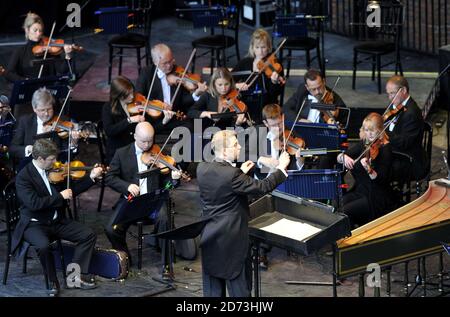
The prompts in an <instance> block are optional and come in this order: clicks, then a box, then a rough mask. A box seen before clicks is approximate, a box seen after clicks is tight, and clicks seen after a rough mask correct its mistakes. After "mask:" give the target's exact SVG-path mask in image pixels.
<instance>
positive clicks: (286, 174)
mask: <svg viewBox="0 0 450 317" xmlns="http://www.w3.org/2000/svg"><path fill="white" fill-rule="evenodd" d="M277 168H278V169H279V170H280V171H282V172H283V174H284V176H286V177H288V173H287V172H286V171H285V170H284V169H282V168H280V167H278V166H277Z"/></svg>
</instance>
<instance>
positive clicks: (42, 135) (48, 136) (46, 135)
mask: <svg viewBox="0 0 450 317" xmlns="http://www.w3.org/2000/svg"><path fill="white" fill-rule="evenodd" d="M57 136H58V133H57V132H56V131H49V132H44V133H39V134H36V135H35V136H34V138H33V139H34V140H39V139H54V138H56V137H57Z"/></svg>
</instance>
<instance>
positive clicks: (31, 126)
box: [10, 88, 80, 161]
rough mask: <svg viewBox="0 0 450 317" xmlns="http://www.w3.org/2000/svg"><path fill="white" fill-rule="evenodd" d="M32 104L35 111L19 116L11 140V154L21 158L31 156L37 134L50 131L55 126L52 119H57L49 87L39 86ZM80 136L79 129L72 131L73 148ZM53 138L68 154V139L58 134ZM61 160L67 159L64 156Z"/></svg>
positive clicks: (71, 146)
mask: <svg viewBox="0 0 450 317" xmlns="http://www.w3.org/2000/svg"><path fill="white" fill-rule="evenodd" d="M31 105H32V108H33V113H32V114H27V115H24V116H22V117H20V118H19V120H18V123H17V128H16V130H15V131H14V135H13V139H12V141H11V147H10V154H11V156H12V157H14V158H16V159H19V160H22V159H24V158H31V157H30V155H31V152H32V150H33V145H32V144H33V143H34V141H35V138H36V136H37V135H39V134H41V133H46V132H50V131H51V129H52V126H53V124H51V122H52V119H55V112H54V105H55V98H54V97H53V95H52V94H51V92H50V91H49V90H48V89H46V88H39V89H38V90H36V91H35V92H34V93H33V97H32V99H31ZM79 136H80V134H79V132H78V131H76V130H74V131H72V144H71V145H70V148H71V149H72V150H75V151H76V147H77V143H78V140H79ZM51 138H52V140H53V141H54V142H55V143H56V144H57V145H58V148H60V149H61V150H62V152H61V153H66V154H67V149H68V148H67V146H68V145H67V140H64V139H61V138H60V137H59V136H58V135H57V134H54V135H51ZM61 160H63V161H65V159H64V158H62V159H61Z"/></svg>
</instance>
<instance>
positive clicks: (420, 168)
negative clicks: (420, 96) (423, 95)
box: [386, 75, 427, 182]
mask: <svg viewBox="0 0 450 317" xmlns="http://www.w3.org/2000/svg"><path fill="white" fill-rule="evenodd" d="M386 93H387V94H388V98H389V101H390V102H391V103H392V105H393V106H392V109H396V108H398V107H399V106H400V105H401V106H403V107H404V108H403V109H402V110H401V111H399V112H398V114H397V117H396V118H395V119H394V121H393V122H392V123H391V124H390V125H389V127H388V128H387V130H386V132H387V134H388V135H389V139H390V141H391V144H392V149H393V150H394V151H399V152H403V153H406V154H408V155H410V156H411V157H412V158H413V161H412V168H411V166H410V164H409V163H408V162H406V161H400V160H394V161H393V163H392V165H393V166H392V174H393V175H392V178H393V180H397V181H400V182H404V181H407V180H410V179H420V178H422V177H423V176H424V174H425V173H426V166H427V158H426V155H425V151H424V149H423V147H422V138H423V129H424V120H423V117H422V112H421V111H420V109H419V107H418V106H417V103H416V102H415V101H414V99H413V98H412V97H411V96H410V95H409V84H408V81H407V80H406V79H405V78H404V77H402V76H397V75H396V76H393V77H391V78H389V80H388V81H387V83H386ZM394 97H395V98H394ZM388 110H389V109H388ZM392 118H394V116H391V117H389V118H388V120H390V119H392Z"/></svg>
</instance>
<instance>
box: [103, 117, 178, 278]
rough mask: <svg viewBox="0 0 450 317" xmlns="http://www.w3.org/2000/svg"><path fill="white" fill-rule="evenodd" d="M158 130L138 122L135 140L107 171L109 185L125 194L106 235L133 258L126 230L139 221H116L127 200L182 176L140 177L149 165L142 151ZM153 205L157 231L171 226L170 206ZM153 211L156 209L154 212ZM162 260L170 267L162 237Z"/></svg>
mask: <svg viewBox="0 0 450 317" xmlns="http://www.w3.org/2000/svg"><path fill="white" fill-rule="evenodd" d="M154 136H155V130H154V128H153V127H152V125H151V124H150V123H148V122H140V123H139V124H137V125H136V130H135V133H134V140H135V141H134V142H133V143H131V144H129V145H127V146H124V147H122V148H120V149H118V150H117V151H116V153H115V154H114V157H113V159H112V161H111V164H110V166H109V171H108V173H107V174H106V179H105V180H106V184H107V185H108V186H109V187H111V188H112V189H114V190H115V191H117V192H119V193H121V197H120V198H119V201H118V202H117V204H116V208H115V212H114V215H113V216H112V218H111V219H110V221H109V223H108V225H107V226H106V228H105V232H106V235H107V237H108V239H109V241H110V242H111V244H112V247H113V248H114V249H116V250H121V251H124V252H126V253H127V254H128V256H129V259H130V261H131V254H130V251H129V249H128V246H127V243H126V232H127V230H128V228H129V227H130V225H131V224H132V223H135V222H136V221H137V220H140V219H135V220H133V221H129V222H125V223H114V222H115V219H116V217H117V215H118V213H119V211H120V209H121V206H122V205H123V204H124V203H126V199H127V197H128V195H131V196H133V197H136V196H138V195H143V194H146V193H151V192H154V191H155V190H157V189H161V188H163V187H165V185H166V184H167V183H168V182H172V179H175V180H176V179H179V178H180V173H178V172H176V171H173V172H172V175H171V176H172V178H171V177H170V176H162V175H160V174H151V176H150V177H147V178H144V179H139V178H138V175H137V174H138V172H142V171H146V170H147V169H148V168H149V166H147V165H145V164H144V163H143V162H142V160H141V158H142V153H143V152H146V151H149V150H150V149H151V148H152V145H153V142H154ZM148 207H149V217H151V218H153V219H156V223H155V232H160V231H165V230H167V229H168V217H167V206H166V205H165V204H163V206H162V208H161V209H160V210H152V208H154V207H155V206H148ZM151 212H153V213H152V214H151ZM161 245H162V246H161V248H162V260H163V263H164V269H165V270H167V264H168V262H167V260H168V259H167V257H168V254H167V243H166V240H162V243H161Z"/></svg>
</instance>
